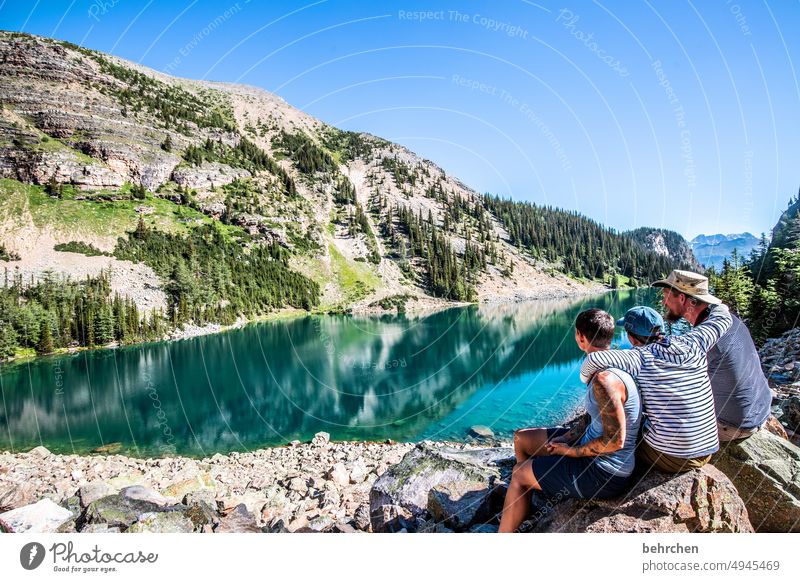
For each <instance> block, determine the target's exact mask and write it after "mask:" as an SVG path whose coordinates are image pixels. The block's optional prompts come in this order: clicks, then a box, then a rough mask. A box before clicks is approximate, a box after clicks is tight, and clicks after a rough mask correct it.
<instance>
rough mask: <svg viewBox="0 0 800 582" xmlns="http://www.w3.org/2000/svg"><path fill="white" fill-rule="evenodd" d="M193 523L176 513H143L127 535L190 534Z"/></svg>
mask: <svg viewBox="0 0 800 582" xmlns="http://www.w3.org/2000/svg"><path fill="white" fill-rule="evenodd" d="M193 531H194V523H192V520H191V519H189V518H188V517H186V516H185V515H183V514H181V513H178V512H177V511H168V512H163V511H162V512H154V513H145V514H142V515H141V516H139V521H137V522H136V523H134V524H133V525H132V526H130V527H129V528H128V530H127V533H192V532H193Z"/></svg>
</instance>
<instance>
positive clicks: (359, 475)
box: [348, 458, 369, 485]
mask: <svg viewBox="0 0 800 582" xmlns="http://www.w3.org/2000/svg"><path fill="white" fill-rule="evenodd" d="M348 473H349V474H350V483H353V484H354V485H357V484H359V483H361V482H362V481H363V480H364V479H366V478H367V475H368V474H369V469H368V468H367V465H366V463H364V459H361V458H359V459H356V460H355V461H353V462H352V463H351V464H350V467H349V469H348Z"/></svg>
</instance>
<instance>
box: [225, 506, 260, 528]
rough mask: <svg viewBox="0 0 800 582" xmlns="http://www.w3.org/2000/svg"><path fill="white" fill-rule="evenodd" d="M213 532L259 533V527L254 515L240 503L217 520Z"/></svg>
mask: <svg viewBox="0 0 800 582" xmlns="http://www.w3.org/2000/svg"><path fill="white" fill-rule="evenodd" d="M214 533H261V528H260V527H258V524H257V523H256V516H255V515H253V514H252V513H250V512H249V511H247V507H245V506H244V504H241V505H237V506H236V507H235V508H234V509H233V511H231V512H230V513H228V514H227V515H225V516H224V517H222V518H221V519H220V520H219V525H218V526H217V527H216V528H215V529H214Z"/></svg>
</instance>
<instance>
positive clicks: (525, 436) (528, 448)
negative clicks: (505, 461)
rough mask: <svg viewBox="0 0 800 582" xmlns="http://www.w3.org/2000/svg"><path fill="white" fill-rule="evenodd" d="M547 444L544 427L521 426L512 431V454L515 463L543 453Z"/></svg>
mask: <svg viewBox="0 0 800 582" xmlns="http://www.w3.org/2000/svg"><path fill="white" fill-rule="evenodd" d="M546 444H547V429H546V428H523V429H520V430H517V431H514V455H515V456H516V457H517V463H523V462H525V461H527V460H528V459H530V458H531V457H535V456H537V455H543V454H545V453H544V445H546Z"/></svg>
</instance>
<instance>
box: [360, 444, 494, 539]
mask: <svg viewBox="0 0 800 582" xmlns="http://www.w3.org/2000/svg"><path fill="white" fill-rule="evenodd" d="M501 451H502V453H498V451H497V450H491V449H490V450H488V451H482V452H477V451H459V450H455V449H452V448H448V447H442V448H436V447H433V446H431V445H428V444H425V443H422V444H420V445H418V446H417V447H416V448H414V449H412V450H411V451H410V452H409V453H408V454H406V456H405V457H403V459H402V461H401V462H400V463H398V464H397V465H394V466H392V467H390V468H389V469H388V470H387V471H386V472H385V473H383V475H381V477H380V478H379V479H378V480H377V481H375V483H374V484H373V486H372V490H371V491H370V512H371V523H372V529H373V531H386V529H387V527H386V526H387V523H388V521H387V520H389V521H394V520H396V519H397V518H416V517H420V516H423V515H424V514H425V513H426V511H427V509H428V505H429V504H428V501H429V492H430V491H431V490H432V489H434V488H436V487H437V486H442V488H441V489H440V491H442V492H443V495H444V494H446V493H447V492H448V491H449V492H450V493H453V494H457V492H458V490H459V489H460V488H462V486H461V485H459V484H461V483H469V485H468V486H466V485H465V486H463V488H464V491H465V492H466V490H467V488H468V490H469V499H468V503H467V504H465V506H464V507H460V506H456V505H455V504H453V503H449V502H448V503H445V499H444V497H442V498H441V503H437V502H434V505H435V506H437V507H442V508H443V511H444V507H445V506H447V507H448V508H456V511H457V512H458V511H462V510H463V511H466V506H467V505H468V506H472V505H473V504H476V505H477V508H476V509H475V511H474V512H471V518H474V517H475V516H477V515H479V514H486V513H491V511H492V508H490V505H491V501H492V499H493V496H492V491H493V490H494V486H495V483H496V482H497V481H499V480H500V479H501V472H500V466H501V464H502V462H501V458H502V459H505V458H507V452H508V451H507V450H506V449H501ZM481 484H482V486H481ZM453 501H456V500H455V499H454V500H453ZM454 517H456V518H457V521H458V524H459V527H461V528H468V527H469V526H470V525H471V523H469V521H468V520H465V519H463V518H465V517H466V515H465V514H462V516H460V517H459V516H458V515H455V516H454ZM454 521H455V520H454Z"/></svg>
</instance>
